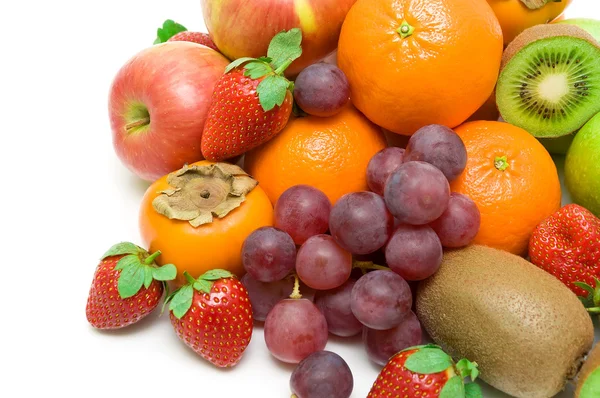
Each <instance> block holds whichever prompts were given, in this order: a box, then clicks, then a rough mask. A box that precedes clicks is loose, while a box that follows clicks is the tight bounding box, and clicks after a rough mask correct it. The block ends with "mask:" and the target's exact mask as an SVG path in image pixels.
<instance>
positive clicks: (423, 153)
mask: <svg viewBox="0 0 600 398" xmlns="http://www.w3.org/2000/svg"><path fill="white" fill-rule="evenodd" d="M415 160H421V161H423V162H427V163H431V164H432V165H434V166H435V167H437V168H438V169H440V170H441V171H442V173H444V175H445V176H446V178H447V179H448V181H452V180H454V179H455V178H456V177H458V176H459V175H460V174H461V173H462V172H463V170H464V169H465V166H466V165H467V149H466V148H465V144H464V143H463V141H462V140H461V139H460V137H459V136H458V134H456V133H455V132H454V131H453V130H451V129H449V128H448V127H446V126H442V125H439V124H432V125H429V126H425V127H422V128H420V129H419V130H417V131H416V132H415V133H414V134H413V135H412V136H411V137H410V139H409V140H408V145H407V146H406V153H405V154H404V161H405V162H411V161H415Z"/></svg>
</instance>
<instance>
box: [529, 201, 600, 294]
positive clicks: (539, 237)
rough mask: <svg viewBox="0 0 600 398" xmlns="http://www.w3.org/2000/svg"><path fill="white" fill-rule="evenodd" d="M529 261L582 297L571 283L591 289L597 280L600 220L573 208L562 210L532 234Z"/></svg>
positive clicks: (576, 207) (568, 207)
mask: <svg viewBox="0 0 600 398" xmlns="http://www.w3.org/2000/svg"><path fill="white" fill-rule="evenodd" d="M529 257H530V259H531V262H532V263H533V264H535V265H537V266H538V267H540V268H542V269H543V270H545V271H547V272H549V273H551V274H552V275H554V276H555V277H557V278H558V279H560V280H561V281H562V282H563V283H564V284H565V285H567V287H569V289H571V290H572V291H573V292H575V294H577V295H578V296H584V295H586V294H587V292H586V290H585V289H583V288H582V287H581V286H579V285H578V284H575V282H582V283H584V284H587V285H591V286H594V283H595V281H594V278H596V277H600V219H598V218H597V217H596V216H594V214H592V213H591V212H590V211H589V210H586V209H585V208H583V207H581V206H579V205H576V204H569V205H566V206H564V207H562V208H561V209H560V210H558V211H557V212H556V213H554V214H552V215H551V216H549V217H548V218H546V219H545V220H544V221H542V222H541V223H540V224H539V225H538V226H537V227H536V228H535V230H534V231H533V234H532V236H531V239H530V241H529Z"/></svg>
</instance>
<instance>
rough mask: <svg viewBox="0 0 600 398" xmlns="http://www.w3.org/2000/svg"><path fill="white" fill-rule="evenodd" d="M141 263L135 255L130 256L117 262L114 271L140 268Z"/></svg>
mask: <svg viewBox="0 0 600 398" xmlns="http://www.w3.org/2000/svg"><path fill="white" fill-rule="evenodd" d="M141 265H142V263H141V262H140V258H139V257H138V256H137V255H135V254H130V255H128V256H125V257H123V258H121V259H120V260H119V262H118V263H117V265H115V269H116V270H119V271H122V270H124V269H126V268H130V267H140V266H141Z"/></svg>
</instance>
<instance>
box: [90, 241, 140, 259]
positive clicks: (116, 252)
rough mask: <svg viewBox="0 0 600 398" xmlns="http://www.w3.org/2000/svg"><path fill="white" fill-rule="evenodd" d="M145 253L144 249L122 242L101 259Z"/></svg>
mask: <svg viewBox="0 0 600 398" xmlns="http://www.w3.org/2000/svg"><path fill="white" fill-rule="evenodd" d="M144 251H145V250H144V249H142V248H141V247H139V246H137V245H134V244H133V243H130V242H121V243H117V244H116V245H113V246H112V247H111V248H110V249H108V251H107V252H106V253H104V254H103V255H102V257H101V258H100V259H101V260H104V259H105V258H106V257H112V256H120V255H122V254H138V253H141V252H144Z"/></svg>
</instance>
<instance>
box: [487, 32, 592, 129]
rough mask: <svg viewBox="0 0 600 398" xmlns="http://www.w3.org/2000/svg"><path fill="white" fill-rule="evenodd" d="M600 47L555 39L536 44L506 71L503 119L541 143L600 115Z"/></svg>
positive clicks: (499, 97) (499, 98)
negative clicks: (542, 139) (536, 138)
mask: <svg viewBox="0 0 600 398" xmlns="http://www.w3.org/2000/svg"><path fill="white" fill-rule="evenodd" d="M599 60H600V48H598V47H596V46H595V45H594V44H592V43H590V42H589V41H587V40H583V39H580V38H574V37H568V36H556V37H550V38H546V39H541V40H537V41H534V42H532V43H530V44H528V45H527V46H525V47H523V48H522V49H521V50H520V51H519V52H518V53H516V54H515V55H514V56H513V57H512V58H511V59H510V61H509V62H508V63H507V64H506V66H505V67H504V69H503V70H502V72H501V74H500V77H499V79H498V86H497V88H496V102H497V104H498V109H499V111H500V114H501V115H502V118H503V119H504V120H505V121H507V122H509V123H511V124H514V125H516V126H519V127H521V128H523V129H525V130H527V131H528V132H529V133H530V134H532V135H534V136H535V137H538V138H545V137H546V138H548V137H554V138H555V137H561V136H564V135H567V134H570V133H572V132H574V131H576V130H578V129H579V128H580V127H581V126H583V125H584V124H585V123H586V122H587V121H588V120H589V119H590V118H591V117H592V116H593V115H594V114H596V113H598V112H599V111H600V64H599Z"/></svg>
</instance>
